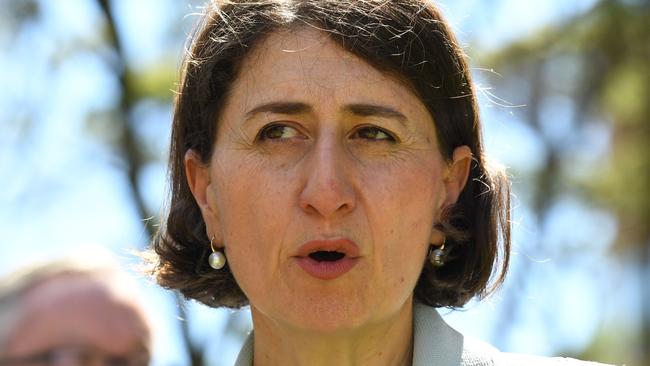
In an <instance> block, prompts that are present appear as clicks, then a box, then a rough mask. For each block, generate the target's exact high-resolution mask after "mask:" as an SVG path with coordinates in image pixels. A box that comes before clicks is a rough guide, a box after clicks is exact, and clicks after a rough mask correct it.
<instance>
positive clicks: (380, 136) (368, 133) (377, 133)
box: [352, 126, 396, 142]
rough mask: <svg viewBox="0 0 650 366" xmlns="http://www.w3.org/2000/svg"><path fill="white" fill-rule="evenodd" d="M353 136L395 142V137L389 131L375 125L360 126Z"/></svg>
mask: <svg viewBox="0 0 650 366" xmlns="http://www.w3.org/2000/svg"><path fill="white" fill-rule="evenodd" d="M352 137H353V138H360V139H364V140H372V141H387V142H395V141H396V140H395V138H394V137H393V135H391V134H390V133H389V132H387V131H385V130H383V129H381V128H379V127H374V126H366V127H362V128H359V129H358V130H356V131H355V132H354V134H353V135H352Z"/></svg>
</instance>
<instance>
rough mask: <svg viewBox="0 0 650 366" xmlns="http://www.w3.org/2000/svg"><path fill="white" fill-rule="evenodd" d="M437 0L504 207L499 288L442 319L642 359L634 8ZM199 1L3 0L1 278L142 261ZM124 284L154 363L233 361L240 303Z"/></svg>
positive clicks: (645, 104)
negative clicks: (501, 182)
mask: <svg viewBox="0 0 650 366" xmlns="http://www.w3.org/2000/svg"><path fill="white" fill-rule="evenodd" d="M439 3H440V4H441V6H442V8H443V10H444V13H445V14H446V16H447V17H448V19H449V20H450V21H451V22H452V24H453V27H454V29H455V31H456V32H457V34H458V36H459V38H460V39H461V41H462V43H463V45H464V46H466V48H467V52H468V55H469V56H470V58H471V64H472V67H473V73H474V76H475V80H476V83H477V85H478V87H479V94H480V106H481V110H482V117H483V122H484V125H485V139H486V144H487V149H488V152H489V153H490V154H491V155H492V156H493V157H494V158H495V159H496V160H498V161H499V162H500V163H502V164H504V165H505V166H507V167H508V169H509V172H510V176H511V178H512V182H513V190H514V196H515V197H514V200H515V205H514V206H515V207H514V210H513V221H514V222H513V224H514V244H515V247H514V253H513V261H512V266H511V272H510V275H509V279H508V280H507V282H506V283H505V285H504V287H503V288H502V289H501V290H500V291H499V292H498V293H497V294H496V295H495V296H493V297H492V298H490V299H488V300H487V301H483V302H481V303H476V302H473V303H470V304H468V305H467V306H466V308H465V309H463V310H461V311H454V312H452V311H448V310H443V313H444V316H445V318H446V319H447V320H448V321H449V322H450V323H451V324H452V325H453V326H455V327H456V328H457V329H459V330H461V331H462V332H463V333H465V334H468V335H472V336H475V337H478V338H481V339H483V340H485V341H488V342H490V343H492V344H494V345H495V346H497V347H498V348H500V349H502V350H504V351H511V352H526V353H534V354H540V355H565V356H573V357H580V358H585V359H591V360H598V361H601V362H611V363H617V364H626V365H632V366H637V365H638V366H642V365H650V1H648V0H572V1H564V0H547V1H521V0H489V1H488V0H481V1H479V0H446V1H440V2H439ZM200 6H201V2H200V1H189V0H130V1H129V0H58V1H55V0H50V1H48V0H41V1H38V0H0V275H2V274H4V273H7V272H9V271H11V270H13V269H15V268H17V267H19V266H21V265H23V264H25V263H29V262H30V261H33V260H36V259H44V258H49V257H57V256H60V255H63V254H65V253H69V252H71V251H75V250H77V249H79V248H80V247H84V246H88V245H102V246H105V247H107V248H109V249H110V250H111V251H113V252H115V253H116V254H117V255H118V256H120V258H122V260H123V262H124V264H125V265H126V266H133V265H136V264H137V263H138V260H137V259H136V258H135V256H134V255H133V252H136V251H138V250H141V249H143V248H145V247H146V246H147V245H148V241H149V238H150V236H151V234H152V233H153V232H154V231H155V230H156V227H157V225H158V223H159V220H160V213H161V212H162V211H163V210H164V202H165V197H166V185H167V180H166V179H167V178H166V155H167V149H168V144H169V133H170V121H171V103H172V97H173V91H172V90H173V89H174V88H175V82H176V78H177V75H178V71H177V69H178V67H179V65H180V58H181V56H182V53H183V49H184V46H185V38H186V36H187V34H189V33H190V31H191V29H192V25H193V24H194V23H195V22H196V21H197V19H198V16H197V13H199V12H200ZM140 283H141V287H142V291H143V293H144V294H145V295H146V299H147V302H148V303H147V307H148V309H150V315H151V317H152V318H153V319H154V322H155V324H156V337H157V338H156V343H155V349H154V352H155V354H154V361H153V364H154V365H161V366H163V365H164V366H167V365H193V366H195V365H214V366H217V365H231V364H232V363H233V361H234V359H235V357H236V355H237V352H238V350H239V347H240V344H241V342H242V339H243V337H244V336H245V334H246V333H247V332H248V330H249V329H250V326H251V325H250V320H249V315H248V314H247V311H246V310H242V311H238V312H234V311H227V310H214V309H208V308H206V307H204V306H200V305H198V304H195V303H191V302H190V303H186V302H183V301H182V300H181V299H179V298H177V297H176V296H175V294H173V293H171V292H168V291H163V290H161V289H159V288H157V287H156V285H155V284H153V283H151V282H150V281H148V280H146V279H144V278H143V279H142V280H141V281H140Z"/></svg>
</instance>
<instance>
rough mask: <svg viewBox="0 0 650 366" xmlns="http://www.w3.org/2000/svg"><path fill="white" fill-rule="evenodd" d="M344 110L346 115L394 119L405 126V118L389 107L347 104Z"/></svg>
mask: <svg viewBox="0 0 650 366" xmlns="http://www.w3.org/2000/svg"><path fill="white" fill-rule="evenodd" d="M344 110H345V111H346V112H348V113H351V114H354V115H357V116H361V117H372V116H376V117H382V118H390V119H396V120H398V121H399V122H400V123H401V124H405V123H406V121H407V118H406V116H405V115H404V114H403V113H402V112H400V111H398V110H396V109H393V108H391V107H386V106H381V105H375V104H349V105H347V106H345V108H344Z"/></svg>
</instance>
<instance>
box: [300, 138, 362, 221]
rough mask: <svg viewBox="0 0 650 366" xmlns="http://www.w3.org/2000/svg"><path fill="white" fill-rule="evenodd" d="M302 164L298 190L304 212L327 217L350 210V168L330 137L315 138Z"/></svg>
mask: <svg viewBox="0 0 650 366" xmlns="http://www.w3.org/2000/svg"><path fill="white" fill-rule="evenodd" d="M304 164H305V167H304V169H305V172H306V179H305V181H304V182H305V183H304V187H303V189H302V190H301V192H300V207H301V208H302V210H303V211H304V212H306V213H307V214H309V215H318V216H321V217H323V218H327V219H330V218H333V217H335V216H336V215H344V214H346V213H348V212H350V211H352V210H353V209H354V207H355V205H356V197H355V191H354V186H353V181H352V180H353V176H352V174H353V173H354V169H353V167H351V166H350V165H351V164H350V158H349V157H348V156H347V154H346V153H345V150H344V148H343V147H342V146H339V144H337V143H336V141H335V139H334V138H332V139H322V140H320V141H318V142H317V144H316V145H315V147H314V149H313V150H312V151H311V153H310V156H309V158H308V159H306V160H305V161H304Z"/></svg>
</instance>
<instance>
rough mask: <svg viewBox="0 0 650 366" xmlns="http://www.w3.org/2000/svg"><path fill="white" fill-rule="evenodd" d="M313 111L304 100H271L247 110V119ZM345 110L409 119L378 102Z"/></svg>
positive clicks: (366, 115)
mask: <svg viewBox="0 0 650 366" xmlns="http://www.w3.org/2000/svg"><path fill="white" fill-rule="evenodd" d="M312 111H313V108H312V107H311V106H310V105H309V104H306V103H302V102H271V103H266V104H262V105H260V106H257V107H255V108H253V109H251V110H250V111H248V112H246V119H250V118H252V117H253V116H254V115H256V114H258V113H264V112H269V113H278V114H303V113H309V112H312ZM343 111H344V112H346V113H350V114H354V115H357V116H360V117H372V116H376V117H382V118H391V119H396V120H398V121H399V122H400V123H402V124H405V123H406V121H407V120H408V119H407V118H406V116H405V115H404V114H403V113H402V112H400V111H398V110H396V109H394V108H391V107H387V106H382V105H376V104H364V103H357V104H348V105H346V106H345V107H344V108H343Z"/></svg>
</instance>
